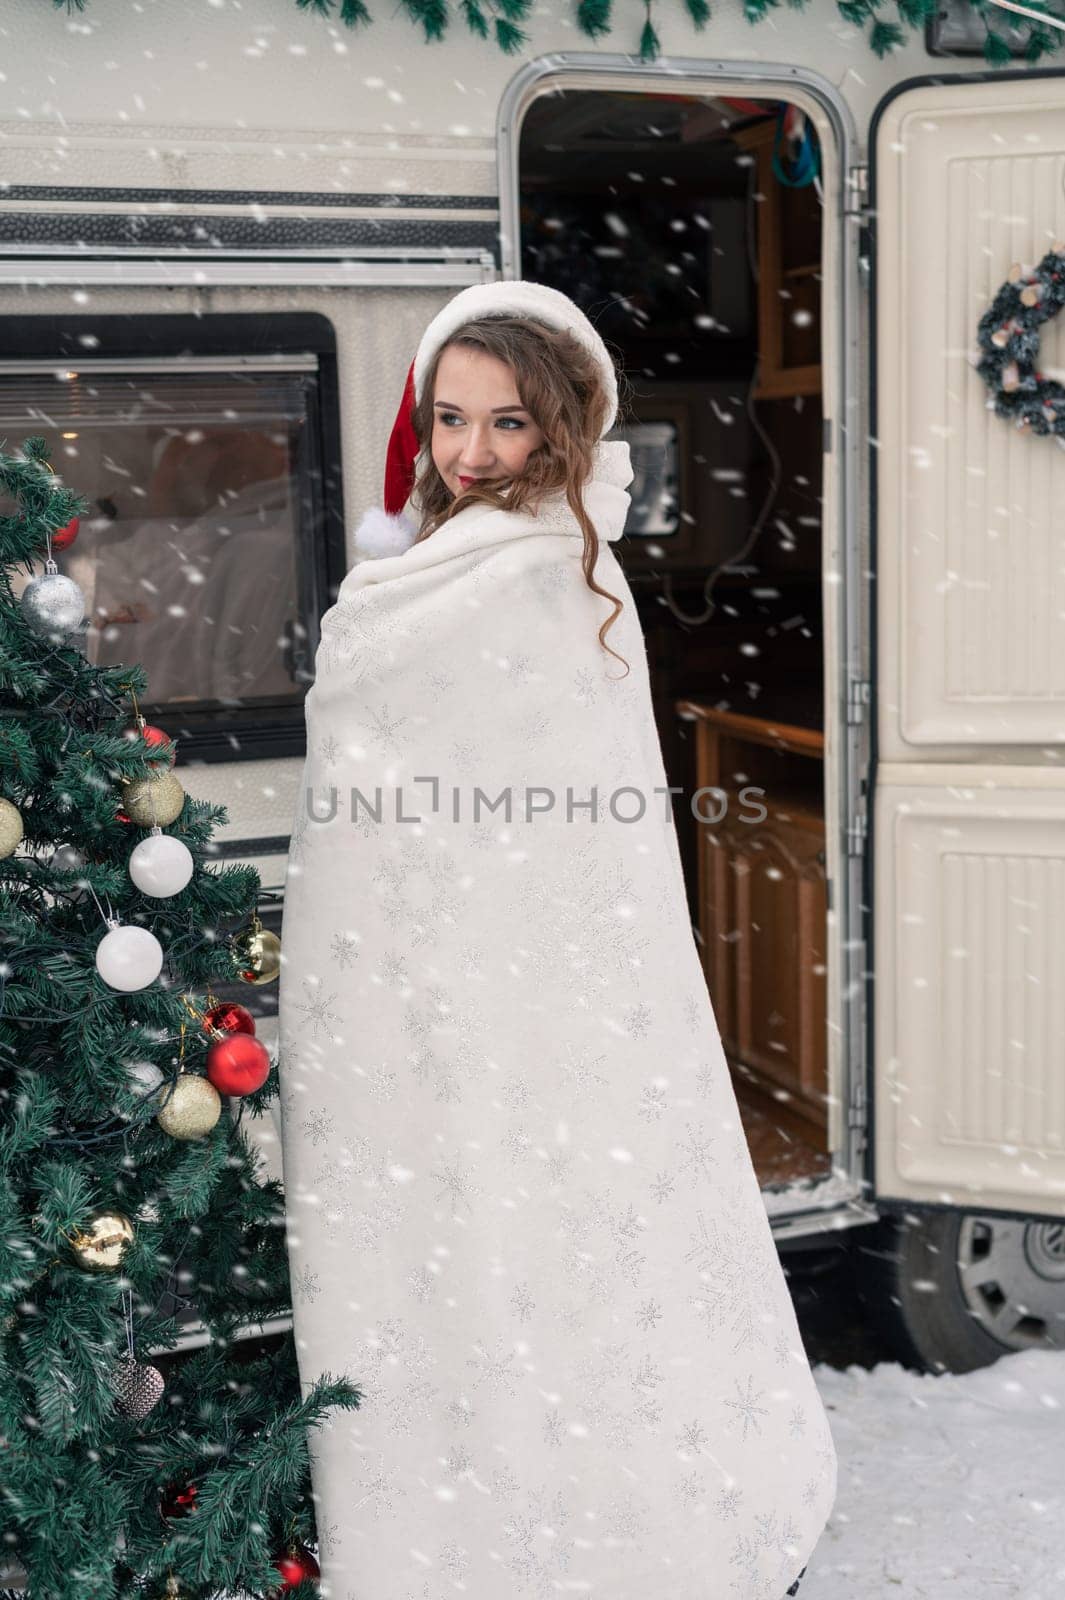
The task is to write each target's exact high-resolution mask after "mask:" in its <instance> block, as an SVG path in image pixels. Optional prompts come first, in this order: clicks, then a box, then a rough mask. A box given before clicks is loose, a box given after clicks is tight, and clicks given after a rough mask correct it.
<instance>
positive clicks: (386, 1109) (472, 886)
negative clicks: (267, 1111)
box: [280, 283, 836, 1600]
mask: <svg viewBox="0 0 1065 1600" xmlns="http://www.w3.org/2000/svg"><path fill="white" fill-rule="evenodd" d="M616 416H617V380H616V376H615V371H614V366H613V363H612V361H611V358H610V356H609V354H608V352H607V350H606V348H605V346H604V345H603V342H602V340H601V339H600V338H599V336H598V334H597V333H596V332H595V329H594V328H593V327H592V325H591V323H590V322H589V321H588V319H587V318H586V317H585V316H584V314H583V313H582V312H581V311H580V310H579V308H578V307H577V306H576V305H574V304H573V302H572V301H570V300H569V299H568V298H567V297H566V296H564V295H562V294H559V293H558V292H557V291H554V290H550V289H545V288H543V287H542V286H538V285H534V284H526V283H495V284H490V285H484V286H477V287H475V288H472V289H467V290H464V291H463V292H462V293H461V294H459V295H457V296H456V297H455V299H454V300H452V301H451V302H450V303H449V304H448V305H447V306H445V308H444V309H443V310H442V311H441V312H440V314H439V315H438V316H437V317H436V318H434V320H433V321H432V322H431V323H430V324H429V327H428V328H427V329H426V331H425V333H424V335H423V337H422V340H421V343H420V345H419V348H418V351H417V355H416V357H415V360H414V362H413V364H412V367H411V371H410V374H409V376H408V385H407V392H406V394H405V395H404V400H403V404H402V405H401V407H400V415H399V417H398V418H397V422H396V427H395V429H394V430H393V435H392V440H391V443H390V447H389V454H388V468H387V474H386V496H385V511H384V512H383V513H382V512H376V513H374V514H372V515H370V516H368V517H367V518H365V519H364V520H363V523H362V524H361V526H360V529H359V533H358V537H357V540H356V547H357V553H358V554H360V555H361V556H362V557H363V559H360V560H358V561H357V562H356V563H355V565H354V566H353V567H352V569H351V571H350V572H349V573H348V574H347V577H346V578H345V580H344V583H343V586H342V588H341V590H340V594H339V596H338V598H337V603H336V605H335V606H334V607H332V609H331V610H330V611H329V612H328V613H327V614H326V616H325V617H324V618H323V621H322V637H321V643H320V646H319V649H318V654H317V661H316V678H315V682H314V685H313V687H312V689H311V691H310V693H309V694H308V697H307V761H306V768H305V772H304V781H303V785H302V792H301V795H300V801H299V806H298V808H297V813H296V817H295V822H294V826H293V836H292V848H291V854H290V862H289V878H288V887H287V893H286V908H285V924H284V930H283V948H284V959H283V968H282V979H281V995H280V1005H281V1051H282V1054H281V1078H282V1110H283V1154H284V1171H285V1183H286V1193H287V1204H288V1218H289V1250H290V1259H291V1265H292V1288H293V1314H294V1322H295V1332H296V1338H297V1348H298V1352H299V1360H300V1368H301V1374H302V1377H303V1379H304V1380H305V1381H306V1382H307V1383H310V1382H311V1381H313V1379H314V1378H315V1376H317V1375H318V1374H319V1373H322V1372H325V1371H329V1372H332V1373H341V1372H343V1373H346V1374H347V1375H348V1376H349V1377H351V1378H353V1379H354V1380H355V1381H356V1382H357V1383H358V1385H359V1387H360V1389H361V1390H362V1391H363V1402H362V1405H361V1407H360V1408H359V1409H358V1410H357V1411H353V1412H352V1411H348V1412H343V1413H339V1414H336V1415H335V1417H334V1418H333V1419H331V1421H330V1423H329V1424H328V1425H327V1426H326V1427H325V1428H323V1429H322V1431H321V1432H320V1434H318V1435H316V1436H314V1437H313V1439H312V1465H313V1473H314V1486H315V1497H316V1509H317V1518H318V1527H319V1533H320V1539H321V1562H322V1592H323V1594H325V1595H327V1596H333V1597H335V1600H452V1597H453V1596H454V1595H456V1594H461V1595H464V1596H465V1597H466V1600H512V1597H514V1600H520V1597H522V1596H526V1595H528V1596H535V1597H537V1600H543V1597H546V1596H552V1595H559V1596H562V1595H565V1594H570V1593H572V1594H574V1595H580V1596H585V1597H588V1600H664V1597H665V1596H667V1595H668V1596H669V1597H670V1600H719V1597H721V1600H725V1597H737V1600H782V1597H783V1596H784V1594H785V1593H786V1592H787V1593H789V1594H790V1593H794V1592H795V1587H794V1586H795V1580H796V1578H797V1575H799V1574H800V1573H801V1571H802V1570H804V1563H805V1562H806V1561H807V1560H808V1558H809V1556H810V1553H811V1551H812V1550H813V1548H814V1545H815V1544H816V1542H817V1540H818V1538H819V1536H820V1534H821V1531H822V1529H823V1527H824V1525H825V1522H826V1519H827V1517H828V1514H829V1511H830V1509H831V1507H832V1504H833V1500H834V1496H835V1489H836V1456H835V1451H834V1448H833V1443H832V1436H831V1433H830V1430H829V1426H828V1422H827V1418H826V1416H825V1412H824V1410H823V1407H822V1405H821V1402H820V1400H819V1397H818V1393H817V1389H816V1387H815V1385H814V1382H813V1379H812V1376H811V1373H810V1369H809V1366H808V1364H807V1361H806V1358H805V1354H804V1351H803V1346H802V1343H801V1340H800V1336H799V1331H798V1327H797V1324H796V1319H795V1314H794V1310H793V1307H792V1304H791V1300H790V1297H789V1294H788V1289H787V1285H786V1282H785V1279H784V1276H783V1273H782V1270H781V1267H780V1263H779V1260H778V1257H777V1253H776V1249H775V1246H774V1242H773V1238H772V1234H771V1232H770V1228H769V1223H768V1219H767V1217H766V1213H765V1208H764V1205H763V1203H762V1197H761V1194H760V1191H759V1187H758V1182H757V1179H756V1177H755V1174H754V1171H753V1168H752V1165H751V1161H750V1156H749V1153H748V1150H747V1145H746V1142H745V1139H744V1133H743V1127H742V1124H741V1122H740V1118H739V1114H738V1111H737V1106H736V1099H735V1095H734V1093H733V1089H732V1086H731V1081H730V1078H729V1073H728V1068H727V1064H726V1062H725V1058H724V1054H723V1052H722V1048H721V1042H720V1038H719V1035H718V1030H717V1027H716V1024H715V1021H714V1016H713V1011H712V1009H711V1004H710V1000H709V997H708V994H707V990H706V983H705V980H704V977H703V973H702V969H701V965H700V961H699V956H698V951H697V949H696V946H695V941H694V938H693V935H692V930H691V926H690V922H689V916H688V908H687V900H686V895H685V889H684V883H683V877H682V872H681V865H680V857H679V854H678V850H677V843H676V835H675V832H674V828H673V822H672V814H671V811H670V805H669V794H668V790H667V788H666V781H665V774H664V771H663V765H662V757H661V749H660V745H659V740H658V736H657V731H656V728H655V723H654V718H653V714H652V705H651V698H650V690H649V685H648V676H647V663H646V655H645V650H644V643H643V639H642V635H641V632H640V627H639V622H638V619H637V618H636V615H635V610H634V607H633V603H632V596H631V594H630V593H629V590H628V587H627V584H626V582H625V578H624V575H623V573H622V571H621V568H620V566H619V564H618V562H617V560H616V559H615V556H614V554H613V551H612V550H611V548H610V546H611V544H612V543H613V542H615V541H616V540H617V539H618V538H620V536H621V534H622V531H623V529H624V524H625V516H626V511H627V509H628V505H629V495H628V494H627V492H626V485H627V484H629V483H630V482H631V478H632V470H631V466H630V464H629V458H628V446H627V445H626V444H624V443H622V442H619V441H609V440H605V439H604V438H603V435H604V434H606V433H607V432H609V430H610V429H611V428H612V426H613V425H614V422H615V420H616ZM408 494H409V495H410V512H408V514H407V515H405V516H404V515H402V514H401V513H402V507H403V505H404V503H405V502H406V501H407V498H408ZM370 556H375V557H376V559H369V557H370ZM789 1586H790V1587H789Z"/></svg>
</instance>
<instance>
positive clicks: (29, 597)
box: [19, 571, 85, 644]
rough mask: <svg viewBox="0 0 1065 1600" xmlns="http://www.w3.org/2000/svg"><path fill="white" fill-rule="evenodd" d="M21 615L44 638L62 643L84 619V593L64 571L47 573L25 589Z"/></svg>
mask: <svg viewBox="0 0 1065 1600" xmlns="http://www.w3.org/2000/svg"><path fill="white" fill-rule="evenodd" d="M19 605H20V606H21V607H22V615H23V616H24V617H25V619H26V621H27V622H28V623H29V625H30V627H31V628H32V629H33V631H34V633H39V634H40V635H41V637H42V638H44V639H48V640H49V641H50V643H52V644H62V643H63V641H64V639H66V638H68V637H69V635H70V634H72V633H76V632H77V630H78V629H79V628H80V627H81V624H82V622H83V621H84V620H85V596H84V595H83V594H82V592H81V590H80V589H79V588H78V585H77V584H76V583H75V582H74V579H73V578H68V577H67V576H66V574H65V573H62V572H59V571H55V572H44V573H42V574H41V576H40V577H39V578H34V579H33V580H32V581H31V582H30V583H28V584H27V585H26V587H25V589H23V591H22V598H21V600H20V601H19Z"/></svg>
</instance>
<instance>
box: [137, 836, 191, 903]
mask: <svg viewBox="0 0 1065 1600" xmlns="http://www.w3.org/2000/svg"><path fill="white" fill-rule="evenodd" d="M193 866H194V863H193V859H192V851H191V850H190V849H189V847H188V845H187V844H183V843H182V841H181V840H180V839H175V838H174V836H173V834H171V833H152V834H149V835H148V837H147V839H142V840H141V842H140V844H139V845H138V846H137V848H136V849H135V850H134V851H133V853H132V854H131V856H130V858H129V875H130V877H131V878H132V879H133V882H134V883H135V884H136V885H137V888H138V889H139V890H140V891H141V893H142V894H150V895H154V896H155V897H156V898H157V899H162V898H163V897H164V896H166V895H171V894H180V893H181V891H182V889H184V887H185V885H186V884H187V883H188V881H189V879H190V878H191V877H192V873H193Z"/></svg>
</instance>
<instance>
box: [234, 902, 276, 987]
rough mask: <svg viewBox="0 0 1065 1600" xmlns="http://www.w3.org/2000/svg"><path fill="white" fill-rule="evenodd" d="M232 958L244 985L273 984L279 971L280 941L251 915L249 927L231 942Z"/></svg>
mask: <svg viewBox="0 0 1065 1600" xmlns="http://www.w3.org/2000/svg"><path fill="white" fill-rule="evenodd" d="M233 956H234V959H235V960H236V963H237V969H238V976H239V977H240V978H242V979H243V981H244V982H245V983H254V984H256V985H258V984H263V983H273V982H274V980H275V979H276V977H277V975H278V973H279V972H280V971H281V940H280V939H279V938H278V937H277V934H276V933H271V932H270V931H269V930H268V929H267V928H264V927H263V925H262V923H261V922H260V921H259V918H258V917H257V916H254V915H253V917H252V925H251V927H250V928H249V929H248V930H247V932H245V933H241V934H238V935H237V937H236V938H235V939H234V940H233Z"/></svg>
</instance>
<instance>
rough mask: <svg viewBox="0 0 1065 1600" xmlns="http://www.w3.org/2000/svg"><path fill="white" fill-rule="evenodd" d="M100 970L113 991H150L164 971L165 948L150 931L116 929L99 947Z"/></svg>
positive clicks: (97, 962) (97, 964)
mask: <svg viewBox="0 0 1065 1600" xmlns="http://www.w3.org/2000/svg"><path fill="white" fill-rule="evenodd" d="M96 970H97V972H98V973H99V974H100V976H101V978H102V979H103V980H104V982H105V983H106V984H109V985H110V986H111V988H112V989H121V990H122V991H123V993H125V994H131V993H132V992H133V991H134V990H135V989H146V988H147V987H148V985H149V984H150V983H154V981H155V979H156V978H157V977H158V976H159V974H160V972H162V970H163V947H162V945H161V944H160V943H159V940H158V939H157V938H156V937H155V934H154V933H149V932H148V929H147V928H137V927H133V926H128V927H118V928H112V929H111V931H110V933H105V934H104V936H103V938H102V939H101V940H100V943H99V944H98V945H97V946H96Z"/></svg>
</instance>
